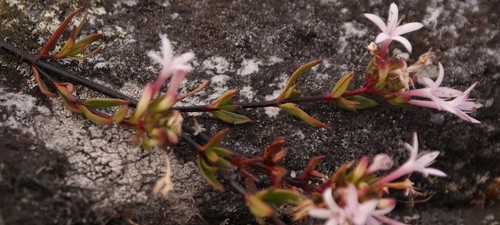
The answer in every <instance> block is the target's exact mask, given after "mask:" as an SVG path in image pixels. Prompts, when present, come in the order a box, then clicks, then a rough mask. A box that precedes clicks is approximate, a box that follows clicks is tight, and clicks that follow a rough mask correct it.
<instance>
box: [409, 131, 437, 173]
mask: <svg viewBox="0 0 500 225" xmlns="http://www.w3.org/2000/svg"><path fill="white" fill-rule="evenodd" d="M405 148H406V150H408V151H410V158H409V159H408V161H407V162H406V163H405V164H403V165H402V166H401V167H407V168H408V169H409V170H411V171H412V172H420V173H422V174H423V175H424V177H427V176H429V174H430V175H434V176H439V177H446V174H445V173H444V172H443V171H441V170H438V169H434V168H429V167H428V166H430V165H431V164H432V163H433V162H434V159H436V157H437V156H438V155H439V151H433V152H429V153H422V154H420V155H419V154H418V137H417V133H416V132H414V133H413V146H412V145H410V144H408V143H405Z"/></svg>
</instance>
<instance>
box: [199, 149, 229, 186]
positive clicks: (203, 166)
mask: <svg viewBox="0 0 500 225" xmlns="http://www.w3.org/2000/svg"><path fill="white" fill-rule="evenodd" d="M197 163H198V168H199V169H200V171H201V173H202V174H203V178H205V180H206V181H207V182H208V183H209V184H210V185H212V186H213V187H214V188H215V189H217V190H219V191H222V190H224V186H222V184H221V183H220V182H219V181H218V180H217V177H216V175H215V173H216V172H217V171H218V169H217V168H216V167H213V166H210V165H208V164H207V163H206V162H205V160H203V158H201V157H198V160H197Z"/></svg>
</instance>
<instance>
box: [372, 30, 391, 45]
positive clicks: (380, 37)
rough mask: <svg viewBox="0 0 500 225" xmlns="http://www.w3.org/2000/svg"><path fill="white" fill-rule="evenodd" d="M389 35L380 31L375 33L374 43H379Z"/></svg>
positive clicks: (388, 37)
mask: <svg viewBox="0 0 500 225" xmlns="http://www.w3.org/2000/svg"><path fill="white" fill-rule="evenodd" d="M390 39H391V37H390V36H389V35H387V34H386V33H380V34H378V35H377V37H375V43H377V44H378V43H380V42H383V41H385V40H390Z"/></svg>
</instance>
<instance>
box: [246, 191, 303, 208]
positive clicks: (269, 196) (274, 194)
mask: <svg viewBox="0 0 500 225" xmlns="http://www.w3.org/2000/svg"><path fill="white" fill-rule="evenodd" d="M255 195H256V196H259V198H260V199H261V200H262V201H264V202H265V203H267V204H268V205H269V206H271V207H273V208H276V207H278V206H280V205H283V204H292V205H296V204H299V202H300V196H299V194H298V193H297V192H294V191H291V190H285V189H276V188H271V189H267V190H263V191H260V192H259V193H257V194H255Z"/></svg>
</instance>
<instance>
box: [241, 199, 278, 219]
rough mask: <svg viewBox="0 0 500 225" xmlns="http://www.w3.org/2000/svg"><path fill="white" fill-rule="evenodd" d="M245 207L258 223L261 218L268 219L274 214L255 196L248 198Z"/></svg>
mask: <svg viewBox="0 0 500 225" xmlns="http://www.w3.org/2000/svg"><path fill="white" fill-rule="evenodd" d="M247 205H248V208H249V209H250V212H252V213H253V215H254V216H255V217H256V219H257V222H259V223H260V222H261V221H262V218H263V217H270V216H272V215H273V213H274V210H273V209H272V208H271V207H270V206H268V205H267V204H266V203H265V202H264V201H262V200H261V199H260V198H259V197H257V196H250V197H248V198H247Z"/></svg>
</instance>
